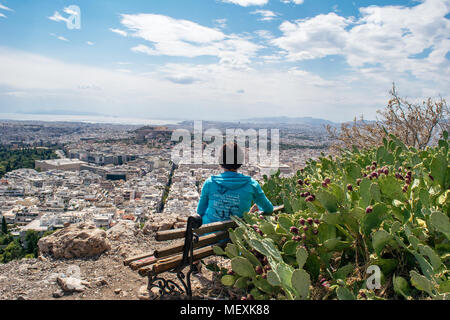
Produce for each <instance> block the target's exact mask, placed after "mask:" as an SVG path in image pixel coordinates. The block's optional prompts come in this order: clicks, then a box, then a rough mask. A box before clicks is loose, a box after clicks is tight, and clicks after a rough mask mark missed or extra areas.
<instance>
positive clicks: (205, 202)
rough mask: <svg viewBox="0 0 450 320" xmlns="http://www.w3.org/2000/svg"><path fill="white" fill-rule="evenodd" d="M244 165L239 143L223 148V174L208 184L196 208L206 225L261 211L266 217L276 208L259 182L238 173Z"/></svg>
mask: <svg viewBox="0 0 450 320" xmlns="http://www.w3.org/2000/svg"><path fill="white" fill-rule="evenodd" d="M227 155H228V157H227ZM243 162H244V156H243V152H242V149H241V148H240V147H239V146H238V145H237V144H236V143H226V144H224V145H223V147H222V148H221V150H220V154H219V164H220V166H221V167H222V168H223V169H224V172H223V173H221V174H219V175H216V176H211V177H209V178H208V179H207V180H206V181H205V183H204V184H203V188H202V194H201V197H200V201H199V203H198V206H197V213H198V214H199V215H200V216H201V217H202V222H203V224H208V223H213V222H219V221H225V220H230V216H232V215H234V216H238V217H239V218H242V215H243V214H244V212H249V211H250V212H255V211H258V209H259V210H261V211H263V212H264V213H267V214H269V213H272V212H273V205H272V203H271V202H270V201H269V200H268V199H267V197H266V195H265V194H264V191H263V190H262V189H261V186H260V185H259V183H258V182H257V181H256V180H254V179H253V178H252V177H249V176H246V175H243V174H241V173H238V172H237V170H238V169H239V168H240V167H241V166H242V163H243ZM252 203H255V204H254V205H253V207H252Z"/></svg>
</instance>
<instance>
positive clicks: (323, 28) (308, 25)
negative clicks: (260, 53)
mask: <svg viewBox="0 0 450 320" xmlns="http://www.w3.org/2000/svg"><path fill="white" fill-rule="evenodd" d="M350 23H351V20H350V19H347V18H344V17H341V16H338V15H337V14H335V13H329V14H327V15H324V14H321V15H318V16H316V17H313V18H310V19H303V20H297V21H296V22H294V23H292V22H289V21H285V22H283V23H282V24H281V25H280V30H281V31H282V32H283V36H281V37H280V38H277V39H274V40H272V44H274V45H276V46H278V47H280V48H281V49H283V50H286V52H287V58H288V59H290V60H307V59H317V58H322V57H325V56H328V55H333V54H341V53H342V52H343V49H344V48H345V46H346V43H347V39H348V35H347V32H346V30H345V28H346V27H347V26H348V25H349V24H350Z"/></svg>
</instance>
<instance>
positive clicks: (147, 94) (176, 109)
mask: <svg viewBox="0 0 450 320" xmlns="http://www.w3.org/2000/svg"><path fill="white" fill-rule="evenodd" d="M0 74H8V75H9V76H8V77H0V92H2V91H3V92H23V95H21V96H6V95H3V96H2V98H0V102H1V103H0V112H2V107H1V105H8V106H9V107H8V108H9V109H6V110H7V111H8V112H14V109H11V108H12V107H11V106H13V105H20V106H21V108H22V110H23V108H30V109H31V108H33V107H35V105H36V101H45V102H46V106H48V107H49V108H52V107H59V106H61V105H64V106H66V108H68V109H69V110H75V108H76V110H80V111H89V110H92V106H94V105H95V106H96V111H97V112H99V113H108V114H110V115H127V116H134V117H139V118H145V117H165V118H171V117H176V118H188V119H193V118H197V119H202V118H203V119H222V120H223V119H238V118H241V119H242V118H246V117H247V118H248V117H250V116H254V115H255V114H257V115H259V116H271V115H274V114H279V115H280V114H283V115H291V116H301V115H310V116H315V117H324V118H330V116H331V115H334V116H335V117H336V118H335V119H334V120H348V119H351V118H352V117H353V115H354V110H355V108H358V110H360V106H361V105H362V104H366V105H367V107H368V108H369V111H370V108H372V114H374V112H373V111H374V109H375V108H377V107H379V106H380V103H383V102H384V100H383V99H384V98H385V97H383V96H382V97H379V91H380V89H376V88H379V86H378V87H377V86H373V83H374V82H373V81H371V82H370V83H369V82H367V83H364V84H365V85H367V88H362V89H360V90H355V89H354V88H351V87H349V86H348V85H347V84H346V83H344V82H342V81H333V82H330V81H329V80H325V79H322V78H320V77H319V76H317V75H314V74H312V73H309V72H306V71H303V70H300V69H290V70H288V72H286V70H282V69H279V68H277V67H276V68H274V69H272V70H265V71H261V70H254V69H248V70H242V69H230V68H228V67H226V66H224V65H222V64H210V65H194V64H166V65H162V66H159V67H157V68H156V69H155V70H154V71H152V72H151V73H148V74H136V73H124V72H117V71H115V70H107V69H104V68H99V67H92V66H86V65H78V64H71V63H65V62H62V61H59V60H55V59H49V58H46V57H43V56H39V55H35V54H29V53H25V52H21V51H17V50H10V49H6V48H2V47H0ZM388 82H389V81H387V85H389V83H388ZM193 83H195V85H190V84H193ZM4 88H6V90H4ZM94 88H96V89H95V90H94ZM384 88H385V87H383V90H382V92H384V91H385V90H384ZM386 90H387V89H386ZM243 92H245V94H242V93H243ZM368 97H370V100H369V102H367V101H368ZM14 103H15V104H14ZM4 110H5V109H3V112H5V111H4ZM369 115H370V114H369Z"/></svg>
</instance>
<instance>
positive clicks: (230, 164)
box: [219, 142, 244, 170]
mask: <svg viewBox="0 0 450 320" xmlns="http://www.w3.org/2000/svg"><path fill="white" fill-rule="evenodd" d="M243 163H244V156H243V152H242V149H241V148H240V147H239V146H238V145H237V143H235V142H227V143H225V144H224V145H223V146H222V148H220V151H219V164H220V166H221V167H222V168H224V169H227V170H237V169H239V168H240V167H241V166H242V164H243Z"/></svg>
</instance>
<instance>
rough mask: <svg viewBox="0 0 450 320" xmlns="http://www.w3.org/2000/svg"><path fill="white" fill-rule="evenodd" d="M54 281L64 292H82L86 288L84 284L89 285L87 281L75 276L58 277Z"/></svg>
mask: <svg viewBox="0 0 450 320" xmlns="http://www.w3.org/2000/svg"><path fill="white" fill-rule="evenodd" d="M56 282H57V283H58V284H59V286H60V287H61V289H62V290H63V291H64V292H83V291H84V290H86V286H87V285H89V283H88V282H86V281H83V280H81V279H78V278H75V277H68V278H62V277H58V278H57V279H56Z"/></svg>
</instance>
